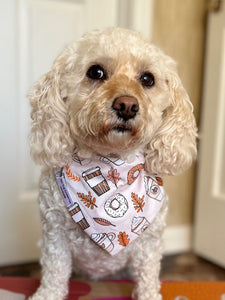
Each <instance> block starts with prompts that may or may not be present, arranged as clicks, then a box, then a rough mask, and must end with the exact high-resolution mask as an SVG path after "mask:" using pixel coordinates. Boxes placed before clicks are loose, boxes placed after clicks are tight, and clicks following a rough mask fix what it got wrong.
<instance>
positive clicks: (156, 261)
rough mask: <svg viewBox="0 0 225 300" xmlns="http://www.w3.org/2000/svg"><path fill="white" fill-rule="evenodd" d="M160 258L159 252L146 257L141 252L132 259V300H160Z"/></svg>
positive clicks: (147, 254)
mask: <svg viewBox="0 0 225 300" xmlns="http://www.w3.org/2000/svg"><path fill="white" fill-rule="evenodd" d="M140 251H141V249H140ZM161 257H162V255H161V251H159V250H158V251H155V252H152V253H146V255H145V254H144V253H142V251H141V252H140V253H137V255H136V257H133V262H132V275H133V279H134V281H135V287H134V290H133V293H132V298H133V299H135V300H162V296H161V295H160V281H159V273H160V261H161Z"/></svg>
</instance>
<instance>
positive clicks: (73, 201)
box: [56, 153, 164, 255]
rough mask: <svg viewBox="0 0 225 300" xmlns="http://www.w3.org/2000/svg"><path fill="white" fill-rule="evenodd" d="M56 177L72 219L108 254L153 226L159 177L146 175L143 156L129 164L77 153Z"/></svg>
mask: <svg viewBox="0 0 225 300" xmlns="http://www.w3.org/2000/svg"><path fill="white" fill-rule="evenodd" d="M56 179H57V182H58V185H59V187H60V189H61V192H62V195H63V197H64V199H65V202H66V206H67V208H68V210H69V213H70V214H71V216H72V218H73V220H74V221H75V222H76V223H77V224H79V225H80V227H81V228H82V229H83V230H84V231H85V232H86V233H87V234H88V235H89V236H90V238H91V239H92V240H93V241H94V242H95V243H96V244H98V245H99V246H100V247H101V248H103V249H105V250H106V251H108V252H109V253H110V254H111V255H115V254H117V253H118V252H119V251H120V250H122V249H123V248H124V247H126V246H127V245H129V244H130V243H131V242H132V241H134V240H135V239H136V238H137V237H138V236H139V235H140V234H141V233H142V232H144V231H145V230H146V229H147V228H148V227H149V226H150V225H151V223H152V222H153V220H154V218H155V217H156V215H157V213H158V212H159V210H160V208H161V206H162V204H163V200H164V189H163V186H162V179H161V178H160V177H157V176H150V175H148V174H146V172H145V169H144V156H141V155H138V156H136V158H135V159H134V160H133V162H132V163H128V162H125V161H123V160H121V159H120V158H119V157H118V156H116V155H113V154H111V155H109V156H107V157H103V156H96V157H94V158H91V159H82V158H80V157H79V156H78V155H77V153H75V154H73V161H72V163H71V164H69V165H67V166H65V167H64V168H62V169H61V170H60V171H59V172H57V173H56Z"/></svg>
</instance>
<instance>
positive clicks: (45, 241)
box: [29, 28, 197, 300]
mask: <svg viewBox="0 0 225 300" xmlns="http://www.w3.org/2000/svg"><path fill="white" fill-rule="evenodd" d="M29 97H30V103H31V106H32V112H31V118H32V121H33V122H32V129H31V134H30V143H31V153H32V156H33V158H34V160H35V161H36V162H37V163H39V164H40V165H42V166H43V168H42V175H41V179H40V192H39V204H40V212H41V222H42V228H43V236H42V242H41V252H42V256H41V265H42V271H43V275H42V280H41V285H40V287H39V289H38V290H37V292H36V293H35V294H34V295H33V296H32V297H31V298H30V299H33V300H38V299H40V300H41V299H42V300H46V299H47V300H62V299H65V298H66V296H67V294H68V282H69V278H70V275H71V272H72V271H73V270H79V271H80V270H82V271H84V272H85V273H86V274H88V275H90V276H91V277H92V278H94V279H97V278H100V277H102V276H106V275H109V274H112V273H115V272H117V271H118V270H120V269H121V268H124V267H125V266H127V265H129V266H130V270H131V274H132V277H133V279H134V282H135V285H134V290H133V294H132V297H133V298H134V299H139V300H142V299H143V300H147V299H148V300H160V299H162V296H161V295H160V281H159V271H160V260H161V256H162V240H161V238H162V232H163V230H164V227H165V223H166V214H167V207H168V201H167V197H166V194H165V193H164V190H163V186H162V180H161V178H160V177H161V176H164V175H177V174H180V173H182V172H183V171H184V170H186V169H187V168H188V167H189V166H190V165H191V163H192V161H193V160H194V159H195V157H196V136H197V130H196V124H195V120H194V116H193V107H192V104H191V102H190V100H189V97H188V95H187V93H186V91H185V89H184V87H183V86H182V83H181V80H180V79H179V77H178V75H177V72H176V64H175V62H174V61H173V59H171V58H170V57H168V56H167V55H165V54H164V53H163V52H162V51H161V50H160V49H158V48H157V47H156V46H154V45H152V44H150V43H149V42H148V41H146V40H145V39H143V38H142V37H141V36H140V34H139V33H136V32H133V31H130V30H127V29H121V28H110V29H107V30H103V31H94V32H92V33H90V34H86V35H84V36H83V38H81V39H80V40H79V41H78V42H76V43H73V44H71V45H69V46H68V47H67V48H66V49H65V50H64V51H63V52H62V53H61V54H60V55H59V56H58V57H57V59H56V60H55V62H54V64H53V66H52V69H51V70H50V71H49V72H48V73H47V74H45V75H44V76H43V77H42V78H41V79H40V81H39V82H37V83H36V84H35V85H34V86H33V88H32V89H31V91H30V93H29Z"/></svg>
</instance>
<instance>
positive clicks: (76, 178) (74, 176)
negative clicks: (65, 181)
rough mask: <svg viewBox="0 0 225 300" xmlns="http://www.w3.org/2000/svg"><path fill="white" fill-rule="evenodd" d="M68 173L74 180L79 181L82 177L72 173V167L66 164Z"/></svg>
mask: <svg viewBox="0 0 225 300" xmlns="http://www.w3.org/2000/svg"><path fill="white" fill-rule="evenodd" d="M65 168H66V174H67V176H68V178H69V179H71V180H73V181H77V182H79V181H80V177H79V176H76V175H74V174H73V173H72V171H71V169H70V167H69V166H66V167H65Z"/></svg>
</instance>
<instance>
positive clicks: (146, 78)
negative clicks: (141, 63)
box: [140, 72, 155, 87]
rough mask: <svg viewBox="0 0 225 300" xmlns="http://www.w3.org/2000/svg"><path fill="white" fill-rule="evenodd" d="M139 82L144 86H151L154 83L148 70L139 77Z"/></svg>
mask: <svg viewBox="0 0 225 300" xmlns="http://www.w3.org/2000/svg"><path fill="white" fill-rule="evenodd" d="M140 82H141V84H142V85H143V86H144V87H152V86H153V85H154V84H155V78H154V76H153V75H152V73H150V72H145V73H143V74H142V75H141V77H140Z"/></svg>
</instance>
